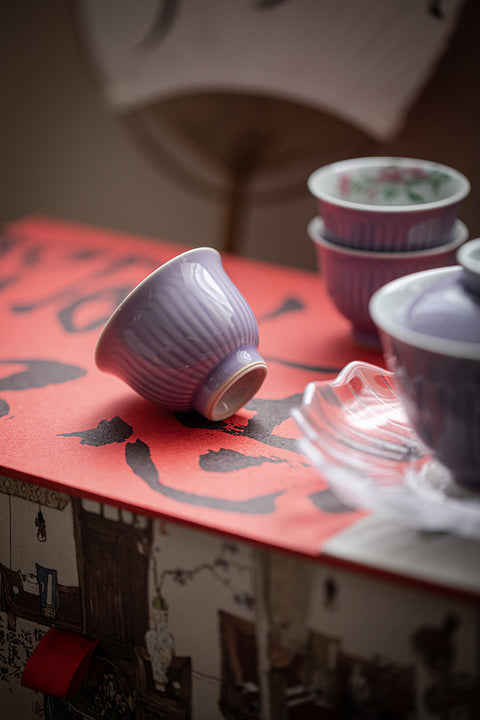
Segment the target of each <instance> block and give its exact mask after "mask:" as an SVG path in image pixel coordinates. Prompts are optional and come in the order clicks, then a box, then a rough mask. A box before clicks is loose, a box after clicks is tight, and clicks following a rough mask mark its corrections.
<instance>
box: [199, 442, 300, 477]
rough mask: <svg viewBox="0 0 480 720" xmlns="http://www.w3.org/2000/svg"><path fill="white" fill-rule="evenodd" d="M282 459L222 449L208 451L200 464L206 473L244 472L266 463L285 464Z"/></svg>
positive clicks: (203, 455)
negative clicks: (246, 469)
mask: <svg viewBox="0 0 480 720" xmlns="http://www.w3.org/2000/svg"><path fill="white" fill-rule="evenodd" d="M284 462H287V461H286V460H283V459H282V458H277V457H266V456H265V455H258V456H256V455H244V454H243V453H241V452H238V451H237V450H230V449H229V448H221V449H220V450H208V451H207V452H206V453H204V454H202V455H200V458H199V464H200V467H201V468H202V470H205V471H206V472H218V473H225V472H229V471H231V470H233V469H235V470H243V469H245V468H248V467H254V466H256V465H263V464H264V463H274V464H277V463H284Z"/></svg>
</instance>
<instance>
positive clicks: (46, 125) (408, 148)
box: [0, 0, 480, 269]
mask: <svg viewBox="0 0 480 720" xmlns="http://www.w3.org/2000/svg"><path fill="white" fill-rule="evenodd" d="M425 5H426V7H427V6H428V2H425ZM440 6H441V3H440ZM72 17H73V16H72V4H69V3H68V2H67V3H65V2H62V0H42V2H38V0H16V1H15V2H9V3H2V5H1V9H0V99H1V100H0V102H1V112H0V167H1V170H2V185H1V193H0V222H1V223H5V222H7V221H9V220H12V219H15V218H18V217H21V216H25V215H31V214H39V213H40V214H43V215H50V216H54V217H58V218H65V219H68V220H73V221H80V222H85V223H89V224H93V225H100V226H104V227H109V228H113V229H119V230H122V231H125V232H133V233H140V234H145V235H149V236H152V237H154V238H159V239H165V240H169V241H172V242H175V243H179V244H182V245H212V246H214V247H218V248H219V249H222V243H223V231H224V227H225V213H226V208H225V199H224V198H222V197H221V196H218V195H215V196H214V195H212V196H211V197H209V196H208V194H201V193H197V192H195V190H194V188H192V187H191V186H189V185H188V184H186V183H182V182H181V179H180V178H179V177H178V176H175V175H174V174H172V173H171V172H170V171H169V169H168V168H166V167H162V164H161V162H160V163H159V162H158V159H157V158H155V157H153V153H149V152H148V151H147V150H146V148H145V146H142V145H141V143H139V142H138V138H136V137H135V135H134V134H132V132H131V127H130V125H128V124H125V123H124V122H122V121H121V120H120V119H119V118H116V117H114V116H113V114H112V113H111V111H110V109H109V108H108V107H107V106H106V105H105V103H104V101H103V100H102V98H101V96H100V94H99V93H98V92H97V89H96V87H95V83H94V81H93V80H92V76H91V73H90V72H89V70H88V64H87V63H86V62H85V55H84V52H83V51H82V48H81V46H80V45H79V43H78V41H77V40H78V38H77V34H76V31H75V28H74V24H73V23H72ZM479 21H480V3H478V0H467V1H466V3H465V5H464V8H463V10H462V14H461V18H460V22H459V24H458V26H457V29H456V31H455V34H454V36H453V37H452V39H451V42H450V44H449V47H448V48H447V51H446V52H445V54H444V56H443V57H442V59H441V61H440V62H439V64H438V66H437V68H436V71H435V73H434V75H433V76H432V78H431V79H430V81H429V82H428V84H427V86H426V87H425V88H424V89H423V91H422V94H421V96H420V97H419V98H418V99H417V101H416V102H415V104H414V105H413V107H412V108H411V111H410V113H409V117H408V119H407V122H406V124H405V126H404V128H403V129H402V131H401V132H400V133H399V134H398V136H397V137H396V138H395V139H394V140H393V141H392V142H391V143H389V144H388V145H383V146H380V145H378V144H375V143H373V141H370V140H369V139H368V138H365V139H364V140H365V142H360V141H358V137H357V138H356V140H357V142H356V144H354V145H353V146H352V154H358V155H361V154H367V153H368V154H374V153H376V154H397V155H407V156H412V157H423V158H429V159H432V160H436V161H438V162H443V163H446V164H449V165H452V166H453V167H456V168H457V169H459V170H461V171H462V172H464V173H465V174H466V175H467V176H468V177H469V178H470V181H471V183H472V192H471V195H470V197H469V198H468V199H467V200H466V201H465V202H464V204H463V207H462V212H461V216H462V219H463V220H464V221H465V222H466V223H467V225H468V226H469V229H470V236H471V237H477V236H480V203H479V193H480V131H479V128H480V44H479V43H478V33H479V30H480V22H479ZM327 120H328V122H325V117H323V118H322V116H321V114H319V115H318V128H319V135H320V134H321V135H322V137H321V142H319V138H318V137H316V138H315V140H314V141H312V151H311V157H310V156H309V157H308V158H307V159H306V160H305V158H304V163H303V166H302V169H301V172H302V173H303V175H301V176H300V180H301V182H300V183H298V182H297V183H296V186H295V189H294V190H293V189H292V190H291V191H290V192H285V193H279V195H278V197H277V198H276V199H275V200H274V201H270V202H266V201H264V200H262V201H259V200H258V198H256V197H255V194H253V195H252V196H251V197H249V198H248V202H247V203H246V205H245V212H244V215H243V222H242V227H241V235H240V239H239V245H238V251H239V252H241V253H243V254H246V255H249V256H252V257H256V258H260V259H267V260H272V261H275V262H279V263H284V264H289V265H294V266H298V267H305V268H310V269H315V267H316V260H315V256H314V252H313V248H312V246H311V242H310V240H309V238H308V236H307V234H306V225H307V223H308V221H309V220H310V219H311V217H312V216H313V215H314V214H315V212H316V206H315V202H314V200H313V198H312V197H311V196H310V195H309V193H308V191H307V189H306V184H305V185H304V183H303V178H304V180H305V182H306V178H307V175H308V173H309V172H311V171H313V170H314V169H315V168H316V167H318V166H319V165H320V164H322V163H323V162H324V160H325V157H326V153H325V148H330V149H331V148H332V147H333V151H334V152H333V154H334V155H336V156H338V159H340V158H342V157H346V156H347V157H348V156H349V155H348V152H349V150H350V148H348V149H347V148H345V150H343V149H342V146H341V145H337V144H336V142H337V140H338V135H336V134H335V133H336V132H337V130H338V128H337V126H336V125H335V121H333V122H330V120H329V119H328V118H327ZM293 122H295V120H294V119H292V123H293ZM308 123H309V131H310V132H311V133H313V135H315V123H314V122H313V123H312V117H311V116H309V118H308ZM312 128H313V130H312ZM292 132H298V124H297V127H293V125H292ZM330 132H331V133H332V139H331V138H330V137H329V133H330ZM322 143H323V147H322ZM328 159H329V160H331V159H336V158H335V157H331V156H329V157H328ZM296 172H297V173H298V169H297V171H296Z"/></svg>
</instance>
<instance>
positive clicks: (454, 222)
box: [307, 157, 470, 347]
mask: <svg viewBox="0 0 480 720" xmlns="http://www.w3.org/2000/svg"><path fill="white" fill-rule="evenodd" d="M307 184H308V188H309V190H310V192H311V193H312V195H313V196H314V197H315V198H316V200H317V206H318V212H319V214H318V216H317V217H315V218H314V219H313V220H312V221H311V222H310V224H309V226H308V233H309V235H310V237H311V239H312V241H313V243H314V246H315V249H316V253H317V257H318V265H319V270H320V272H321V274H322V276H323V277H324V279H325V283H326V287H327V291H328V293H329V295H330V297H331V299H332V301H333V303H334V304H335V305H336V307H337V308H338V310H339V311H340V312H341V313H342V314H343V315H344V316H345V317H346V318H347V319H348V320H349V321H350V322H351V325H352V330H353V336H354V338H355V341H356V342H357V343H358V344H361V345H367V346H373V347H379V344H380V343H379V338H378V334H377V329H376V326H375V323H374V322H373V320H372V318H371V316H370V313H369V309H368V303H369V300H370V298H371V296H372V295H373V293H374V292H375V290H377V289H378V288H379V287H381V286H382V285H385V283H387V282H389V281H390V280H393V279H394V278H397V277H400V276H403V275H406V274H407V273H412V272H417V271H420V270H426V269H428V268H434V267H441V266H445V265H451V264H454V263H455V254H456V251H457V249H458V248H459V247H460V246H461V245H462V244H463V243H464V242H465V240H466V239H467V237H468V230H467V228H466V226H465V224H464V223H462V222H461V220H459V219H458V212H459V208H460V204H461V201H462V200H463V199H464V198H465V197H466V196H467V195H468V193H469V192H470V183H469V181H468V180H467V178H466V177H465V176H464V175H462V174H461V173H459V172H457V171H456V170H453V169H452V168H449V167H447V166H445V165H440V164H439V163H434V162H428V161H426V160H414V159H409V158H389V157H371V158H356V159H352V160H344V161H340V162H336V163H333V164H330V165H325V166H323V167H321V168H320V169H318V170H316V171H315V172H314V173H312V175H311V176H310V177H309V178H308V183H307Z"/></svg>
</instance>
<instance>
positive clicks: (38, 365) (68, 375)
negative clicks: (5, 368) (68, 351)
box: [0, 358, 87, 390]
mask: <svg viewBox="0 0 480 720" xmlns="http://www.w3.org/2000/svg"><path fill="white" fill-rule="evenodd" d="M0 364H1V365H24V366H25V370H20V371H19V372H16V373H13V374H12V375H8V376H7V377H3V378H0V390H28V389H30V388H40V387H45V386H46V385H58V384H60V383H64V382H68V381H69V380H76V379H77V378H79V377H82V375H86V373H87V371H86V370H84V369H83V368H81V367H78V365H67V364H66V363H62V362H58V361H57V360H36V359H34V360H32V359H25V358H21V359H17V358H10V359H8V360H0Z"/></svg>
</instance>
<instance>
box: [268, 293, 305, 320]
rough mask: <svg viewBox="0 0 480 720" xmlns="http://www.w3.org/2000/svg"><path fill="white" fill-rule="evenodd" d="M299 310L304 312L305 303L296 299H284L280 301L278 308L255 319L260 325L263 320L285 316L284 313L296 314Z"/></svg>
mask: <svg viewBox="0 0 480 720" xmlns="http://www.w3.org/2000/svg"><path fill="white" fill-rule="evenodd" d="M299 310H305V303H304V302H303V301H302V300H300V299H299V298H296V297H286V298H285V300H282V301H281V303H280V304H279V305H278V307H276V308H274V309H273V310H271V311H270V312H268V313H265V314H264V315H259V316H258V317H257V322H258V323H262V322H265V320H272V319H273V318H276V317H279V316H281V315H285V314H286V313H291V312H298V311H299Z"/></svg>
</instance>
